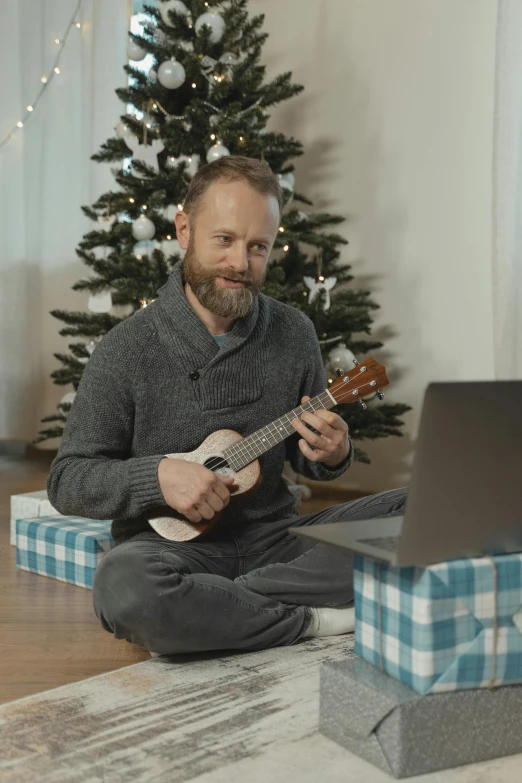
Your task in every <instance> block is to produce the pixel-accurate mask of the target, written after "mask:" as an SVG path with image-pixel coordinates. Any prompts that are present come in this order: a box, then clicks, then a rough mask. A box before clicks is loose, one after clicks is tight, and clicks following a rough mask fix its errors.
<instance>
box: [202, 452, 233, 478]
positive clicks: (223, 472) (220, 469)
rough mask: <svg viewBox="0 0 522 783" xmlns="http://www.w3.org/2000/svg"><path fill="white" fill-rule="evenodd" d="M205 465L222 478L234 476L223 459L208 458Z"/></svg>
mask: <svg viewBox="0 0 522 783" xmlns="http://www.w3.org/2000/svg"><path fill="white" fill-rule="evenodd" d="M203 465H204V466H205V467H206V468H208V469H209V470H213V471H214V473H219V475H220V476H231V477H233V476H234V471H233V470H232V468H231V467H230V465H229V464H228V462H227V461H226V459H224V458H223V457H218V456H216V457H208V458H207V459H206V460H205V462H204V463H203Z"/></svg>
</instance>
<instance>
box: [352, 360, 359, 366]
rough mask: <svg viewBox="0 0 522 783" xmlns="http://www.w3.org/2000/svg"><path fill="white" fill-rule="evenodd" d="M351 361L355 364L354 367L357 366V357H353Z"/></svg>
mask: <svg viewBox="0 0 522 783" xmlns="http://www.w3.org/2000/svg"><path fill="white" fill-rule="evenodd" d="M353 363H354V364H355V366H356V367H357V365H358V364H359V362H358V361H357V359H353Z"/></svg>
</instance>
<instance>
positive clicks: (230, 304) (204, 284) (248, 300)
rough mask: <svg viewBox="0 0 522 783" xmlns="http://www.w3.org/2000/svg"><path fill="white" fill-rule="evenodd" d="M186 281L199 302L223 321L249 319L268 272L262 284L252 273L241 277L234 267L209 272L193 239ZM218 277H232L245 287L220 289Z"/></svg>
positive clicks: (189, 250) (185, 267)
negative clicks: (200, 261)
mask: <svg viewBox="0 0 522 783" xmlns="http://www.w3.org/2000/svg"><path fill="white" fill-rule="evenodd" d="M183 277H184V281H185V282H186V283H188V284H189V285H190V287H191V289H192V291H193V292H194V295H195V296H196V298H197V299H198V301H199V302H200V303H201V304H202V305H203V307H205V308H206V309H207V310H209V311H210V312H211V313H213V314H214V315H217V316H220V317H221V318H242V317H243V316H245V315H247V313H248V312H249V310H250V308H251V307H252V303H253V301H254V299H255V297H256V296H257V295H258V294H259V292H260V291H261V288H262V286H263V283H264V280H265V277H266V272H265V273H263V276H262V278H261V279H260V280H254V278H253V277H252V276H251V274H250V272H246V273H244V274H238V273H237V272H235V271H234V270H233V269H231V268H230V267H221V268H220V269H219V271H218V270H212V269H205V268H204V267H202V266H201V264H200V263H199V261H198V259H197V257H196V254H195V251H194V243H193V241H192V237H191V238H190V240H189V246H188V248H187V252H186V253H185V258H184V261H183ZM216 277H228V278H230V279H231V280H238V281H241V282H244V283H245V285H244V286H243V287H241V288H224V287H221V286H218V284H217V283H216Z"/></svg>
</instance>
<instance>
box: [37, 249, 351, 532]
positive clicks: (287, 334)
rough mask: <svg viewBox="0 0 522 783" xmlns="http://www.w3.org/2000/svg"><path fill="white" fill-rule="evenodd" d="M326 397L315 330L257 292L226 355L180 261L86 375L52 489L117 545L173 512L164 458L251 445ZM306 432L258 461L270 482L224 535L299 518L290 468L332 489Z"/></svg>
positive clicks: (229, 512)
mask: <svg viewBox="0 0 522 783" xmlns="http://www.w3.org/2000/svg"><path fill="white" fill-rule="evenodd" d="M325 388H327V381H326V377H325V373H324V368H323V363H322V360H321V352H320V348H319V343H318V341H317V337H316V334H315V329H314V326H313V324H312V321H311V320H310V319H309V318H308V317H307V316H306V315H304V314H303V313H302V312H300V311H299V310H297V309H295V308H292V307H290V306H288V305H285V304H283V303H281V302H278V301H276V300H274V299H271V298H270V297H267V296H265V295H264V294H259V296H258V297H256V298H255V299H254V302H253V304H252V306H251V308H250V310H249V312H248V314H247V315H246V316H244V317H243V318H239V319H238V320H237V321H236V322H235V323H234V326H233V327H232V329H231V330H230V332H228V334H227V338H226V340H225V341H224V344H223V345H222V346H219V345H218V344H217V343H216V340H215V339H214V337H213V335H212V334H211V333H210V332H209V330H208V329H207V327H206V326H205V325H204V323H203V322H202V321H201V319H200V318H199V316H198V315H197V313H196V312H195V310H194V309H193V308H192V306H191V305H190V302H189V301H188V299H187V297H186V295H185V290H184V279H183V263H182V262H179V263H177V264H176V265H175V266H174V267H173V269H172V271H171V273H170V275H169V278H168V280H167V282H166V283H165V285H163V286H162V287H161V288H160V289H159V290H158V298H157V299H156V300H155V301H154V302H152V303H151V304H150V305H149V306H148V307H146V308H144V309H142V310H138V311H137V312H135V313H134V314H133V315H131V316H130V317H128V318H125V319H124V320H122V321H121V322H120V323H119V324H118V325H117V326H115V327H113V328H112V329H111V330H110V331H109V332H108V333H107V334H106V335H105V336H104V338H103V340H102V341H100V343H98V345H97V346H96V348H95V350H94V351H93V353H92V355H91V358H90V359H89V362H88V363H87V365H86V366H85V370H84V372H83V375H82V378H81V381H80V384H79V387H78V391H77V394H76V397H75V400H74V402H73V405H72V407H71V410H70V412H69V415H68V418H67V422H66V424H65V427H64V433H63V436H62V440H61V443H60V447H59V450H58V454H57V455H56V457H55V459H54V460H53V462H52V465H51V468H50V472H49V475H48V479H47V491H48V495H49V499H50V501H51V503H52V504H53V506H54V507H55V508H56V509H57V510H58V511H59V512H60V513H62V514H65V515H69V514H71V515H79V516H84V517H87V518H89V519H111V520H112V526H111V533H112V536H113V538H114V539H115V542H116V544H119V543H121V542H123V541H125V540H128V539H129V538H131V537H132V536H133V535H136V534H137V533H142V532H145V531H151V530H152V528H151V526H150V525H149V523H148V521H147V515H148V516H159V515H161V513H162V511H163V513H164V512H165V511H166V510H168V508H169V507H168V506H167V504H166V501H165V498H164V497H163V494H162V492H161V488H160V486H159V481H158V464H159V462H160V460H161V459H163V457H164V455H165V454H169V453H186V452H189V451H193V450H194V449H196V448H197V447H198V446H199V445H200V444H201V442H202V441H203V440H204V439H205V438H206V437H207V436H208V435H210V434H211V433H212V432H214V431H215V430H218V429H232V430H235V431H237V432H239V433H240V434H241V435H243V436H246V435H249V434H250V433H252V432H254V431H255V430H257V429H259V428H260V427H263V426H265V425H267V424H269V423H270V422H272V421H274V420H275V419H276V418H278V417H279V416H281V415H283V414H284V413H287V412H288V411H290V410H292V409H293V408H295V407H297V406H298V405H300V402H301V397H302V396H303V395H310V397H313V396H315V395H316V394H319V393H320V392H322V391H324V389H325ZM299 437H300V436H299V435H298V433H295V434H293V435H291V436H289V437H288V438H287V439H286V440H284V441H282V442H281V443H279V444H277V445H275V446H273V447H272V448H271V449H270V450H269V451H268V452H266V453H265V454H262V455H261V456H260V457H259V462H260V467H261V474H262V482H261V484H260V486H259V487H258V488H257V489H256V490H255V491H254V492H252V493H249V494H247V495H239V496H237V497H236V498H234V497H232V498H231V501H230V503H229V505H228V506H227V507H226V508H225V509H224V511H223V512H222V515H221V517H220V519H219V522H218V525H228V524H233V525H236V524H248V522H249V521H254V520H256V521H266V522H267V523H269V522H270V521H271V520H275V519H283V518H287V517H288V518H289V517H292V516H295V515H296V514H298V511H297V509H296V506H295V500H294V497H293V495H292V493H291V492H290V491H289V490H288V487H287V485H286V483H285V481H284V480H283V478H282V472H283V468H284V463H285V460H288V461H289V462H290V464H291V466H292V468H293V469H294V470H295V471H296V472H297V473H300V474H301V475H303V476H305V477H307V478H311V479H316V480H330V479H333V478H336V477H338V476H340V475H341V474H342V473H344V471H345V470H346V469H347V468H348V467H349V465H350V463H351V461H352V453H353V446H352V445H351V444H350V452H349V454H348V456H347V457H346V459H345V460H344V461H343V462H342V463H341V464H340V465H338V466H335V468H332V467H329V466H327V465H325V464H324V463H320V462H313V461H310V460H308V459H306V458H305V457H304V455H303V454H302V452H301V450H300V449H299V446H298V443H297V441H298V439H299Z"/></svg>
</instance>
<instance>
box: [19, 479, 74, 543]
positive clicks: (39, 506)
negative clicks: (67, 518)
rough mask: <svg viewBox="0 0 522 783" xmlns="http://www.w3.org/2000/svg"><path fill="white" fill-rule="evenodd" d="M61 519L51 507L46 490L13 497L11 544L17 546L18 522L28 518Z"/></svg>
mask: <svg viewBox="0 0 522 783" xmlns="http://www.w3.org/2000/svg"><path fill="white" fill-rule="evenodd" d="M51 515H54V516H57V517H61V516H62V514H60V513H59V512H58V511H57V510H56V509H55V508H53V506H52V505H51V503H50V501H49V498H48V497H47V490H46V489H39V490H37V491H36V492H24V493H22V494H21V495H11V537H10V543H11V544H12V545H13V546H16V520H17V519H22V518H24V519H26V518H27V517H46V516H51Z"/></svg>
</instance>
